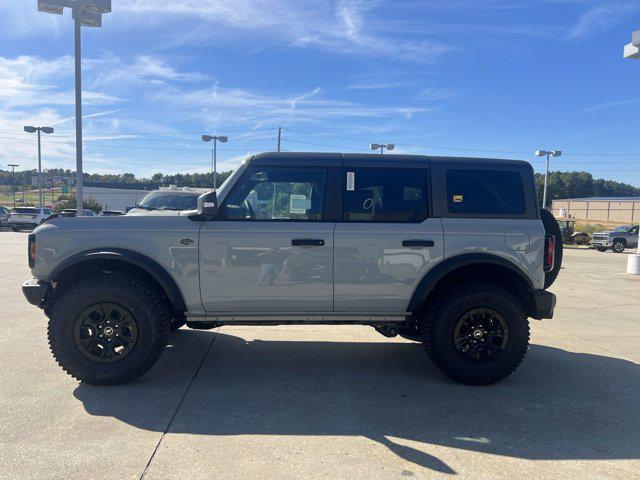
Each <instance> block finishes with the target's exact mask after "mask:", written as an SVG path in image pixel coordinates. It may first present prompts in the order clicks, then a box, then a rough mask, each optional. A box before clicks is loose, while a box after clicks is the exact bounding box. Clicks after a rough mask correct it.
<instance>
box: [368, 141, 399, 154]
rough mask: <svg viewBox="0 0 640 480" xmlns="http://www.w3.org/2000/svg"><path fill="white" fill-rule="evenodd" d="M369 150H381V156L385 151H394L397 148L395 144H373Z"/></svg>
mask: <svg viewBox="0 0 640 480" xmlns="http://www.w3.org/2000/svg"><path fill="white" fill-rule="evenodd" d="M369 148H370V149H371V150H380V155H384V151H385V150H393V149H394V148H396V146H395V144H393V143H372V144H370V145H369Z"/></svg>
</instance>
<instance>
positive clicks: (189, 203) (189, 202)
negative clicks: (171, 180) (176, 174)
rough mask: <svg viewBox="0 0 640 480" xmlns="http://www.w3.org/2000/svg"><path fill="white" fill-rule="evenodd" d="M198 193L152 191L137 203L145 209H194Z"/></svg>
mask: <svg viewBox="0 0 640 480" xmlns="http://www.w3.org/2000/svg"><path fill="white" fill-rule="evenodd" d="M198 197H199V194H198V193H191V192H190V193H176V192H172V193H168V192H151V193H149V194H147V196H146V197H144V198H143V199H142V201H141V202H140V203H139V204H138V205H137V208H142V209H145V210H193V209H195V208H196V207H197V205H198Z"/></svg>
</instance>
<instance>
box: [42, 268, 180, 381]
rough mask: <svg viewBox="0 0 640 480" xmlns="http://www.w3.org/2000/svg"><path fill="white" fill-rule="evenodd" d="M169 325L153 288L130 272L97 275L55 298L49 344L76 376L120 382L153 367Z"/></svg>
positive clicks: (165, 310) (82, 379) (90, 379)
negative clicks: (131, 275) (133, 276)
mask: <svg viewBox="0 0 640 480" xmlns="http://www.w3.org/2000/svg"><path fill="white" fill-rule="evenodd" d="M169 328H170V317H169V312H168V309H167V307H166V305H165V303H164V302H163V300H162V298H161V297H160V295H158V293H157V292H156V291H155V290H154V289H152V288H150V287H149V286H147V285H146V284H145V283H144V282H143V281H141V280H138V279H135V278H132V277H129V276H126V275H98V276H95V277H92V278H88V279H85V280H81V281H80V282H78V283H76V284H75V285H73V286H72V287H70V288H69V289H68V290H66V291H65V292H64V293H63V294H62V295H61V297H60V298H59V299H58V300H57V301H56V303H55V305H54V306H53V309H52V311H51V315H50V320H49V329H48V334H49V346H50V347H51V352H52V353H53V356H54V358H55V359H56V361H57V362H58V364H59V365H60V366H61V367H62V368H63V369H64V370H65V371H66V372H67V373H68V374H69V375H71V376H72V377H74V378H76V379H78V380H80V381H82V382H85V383H90V384H93V385H117V384H121V383H126V382H129V381H131V380H134V379H135V378H137V377H139V376H141V375H142V374H144V373H145V372H146V371H147V370H149V369H150V368H151V367H152V366H153V364H154V363H155V362H156V360H157V359H158V358H159V357H160V355H161V354H162V351H163V350H164V348H165V346H166V344H167V341H168V337H169Z"/></svg>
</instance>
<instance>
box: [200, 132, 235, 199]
mask: <svg viewBox="0 0 640 480" xmlns="http://www.w3.org/2000/svg"><path fill="white" fill-rule="evenodd" d="M202 141H203V142H211V141H213V150H212V151H211V171H212V172H213V191H214V192H215V191H216V190H217V189H218V179H217V178H216V176H217V175H218V170H217V167H218V165H217V163H218V141H220V143H227V142H228V141H229V137H226V136H224V135H202Z"/></svg>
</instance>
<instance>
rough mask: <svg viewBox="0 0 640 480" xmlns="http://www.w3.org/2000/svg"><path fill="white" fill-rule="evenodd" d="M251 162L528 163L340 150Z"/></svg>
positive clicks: (273, 154)
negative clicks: (344, 151) (341, 151)
mask: <svg viewBox="0 0 640 480" xmlns="http://www.w3.org/2000/svg"><path fill="white" fill-rule="evenodd" d="M250 162H251V163H253V164H258V165H260V164H271V165H274V164H275V165H278V164H280V165H304V164H309V163H312V164H314V165H322V166H342V165H344V164H345V163H350V164H354V165H357V164H359V163H362V164H366V165H372V164H374V163H375V162H378V163H381V162H384V163H387V162H389V163H393V165H395V166H423V165H433V164H436V163H438V164H451V163H460V164H473V163H475V164H485V165H519V166H523V165H526V166H530V165H531V164H530V163H529V162H526V161H523V160H506V159H500V158H474V157H439V156H431V155H405V154H394V153H385V154H384V155H381V154H379V153H340V152H264V153H258V154H256V155H254V156H253V157H251V159H250Z"/></svg>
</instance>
